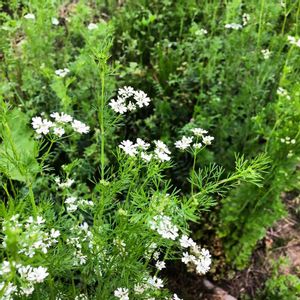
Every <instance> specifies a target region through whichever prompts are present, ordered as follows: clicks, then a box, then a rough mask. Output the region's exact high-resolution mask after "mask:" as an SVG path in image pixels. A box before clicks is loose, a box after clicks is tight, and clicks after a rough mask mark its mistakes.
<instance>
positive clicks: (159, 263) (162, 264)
mask: <svg viewBox="0 0 300 300" xmlns="http://www.w3.org/2000/svg"><path fill="white" fill-rule="evenodd" d="M155 267H156V268H157V269H158V270H159V271H161V270H162V269H165V268H166V263H165V262H164V261H157V262H156V263H155Z"/></svg>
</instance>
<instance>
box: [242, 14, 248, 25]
mask: <svg viewBox="0 0 300 300" xmlns="http://www.w3.org/2000/svg"><path fill="white" fill-rule="evenodd" d="M249 21H250V15H249V14H246V13H244V14H243V26H246V25H247V24H248V22H249Z"/></svg>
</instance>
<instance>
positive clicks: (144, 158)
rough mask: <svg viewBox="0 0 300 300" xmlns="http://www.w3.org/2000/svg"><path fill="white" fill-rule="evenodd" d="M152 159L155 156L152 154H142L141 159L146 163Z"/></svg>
mask: <svg viewBox="0 0 300 300" xmlns="http://www.w3.org/2000/svg"><path fill="white" fill-rule="evenodd" d="M152 157H153V155H152V154H151V153H150V154H147V153H146V152H141V158H142V160H143V161H145V162H149V161H150V160H151V159H152Z"/></svg>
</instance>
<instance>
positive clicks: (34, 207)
mask: <svg viewBox="0 0 300 300" xmlns="http://www.w3.org/2000/svg"><path fill="white" fill-rule="evenodd" d="M28 188H29V199H30V202H31V205H32V209H33V214H34V216H35V217H36V216H37V207H36V204H35V199H34V194H33V190H32V184H31V183H30V184H29V186H28Z"/></svg>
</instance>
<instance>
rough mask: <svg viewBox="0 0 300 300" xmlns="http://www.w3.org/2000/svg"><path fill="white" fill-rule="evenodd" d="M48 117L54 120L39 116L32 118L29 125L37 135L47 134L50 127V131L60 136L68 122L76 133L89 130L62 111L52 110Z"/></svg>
mask: <svg viewBox="0 0 300 300" xmlns="http://www.w3.org/2000/svg"><path fill="white" fill-rule="evenodd" d="M50 117H51V118H53V119H54V122H53V121H49V120H47V119H42V118H41V117H33V118H32V122H31V125H32V127H33V129H34V130H35V131H36V133H37V134H38V135H39V136H40V135H42V134H44V135H46V134H48V133H49V132H50V130H51V129H52V133H53V134H54V135H56V136H58V137H61V136H63V135H64V134H65V129H66V128H65V126H66V125H68V124H69V123H70V125H71V127H72V129H73V130H74V131H75V132H77V133H80V134H82V133H88V132H89V130H90V127H89V126H87V125H85V124H84V123H82V122H80V121H78V120H75V119H73V118H72V117H71V116H70V115H68V114H65V113H64V112H62V113H58V112H54V113H52V114H51V115H50Z"/></svg>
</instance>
